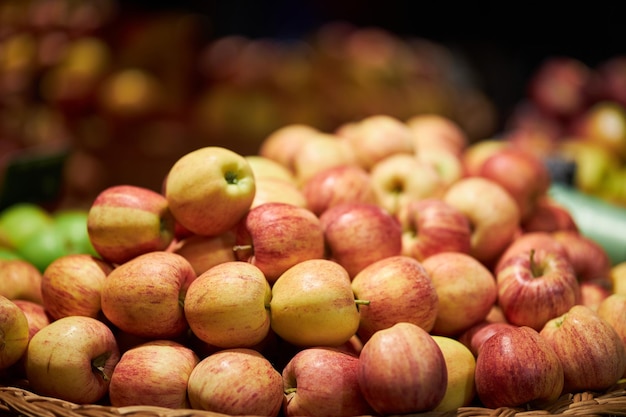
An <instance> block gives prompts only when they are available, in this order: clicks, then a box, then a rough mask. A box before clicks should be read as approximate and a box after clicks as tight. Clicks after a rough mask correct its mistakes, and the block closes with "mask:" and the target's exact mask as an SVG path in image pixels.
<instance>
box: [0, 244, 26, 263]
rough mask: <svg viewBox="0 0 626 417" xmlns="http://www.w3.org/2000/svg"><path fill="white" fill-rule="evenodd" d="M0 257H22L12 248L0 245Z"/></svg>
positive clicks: (8, 258)
mask: <svg viewBox="0 0 626 417" xmlns="http://www.w3.org/2000/svg"><path fill="white" fill-rule="evenodd" d="M0 259H5V260H11V259H22V257H21V256H20V255H18V254H17V252H16V251H15V250H14V249H11V248H5V247H0Z"/></svg>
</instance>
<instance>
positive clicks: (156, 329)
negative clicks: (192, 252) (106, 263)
mask: <svg viewBox="0 0 626 417" xmlns="http://www.w3.org/2000/svg"><path fill="white" fill-rule="evenodd" d="M195 279H196V273H195V271H194V270H193V267H192V266H191V264H190V263H189V262H188V261H187V260H186V259H185V258H183V257H182V256H181V255H178V254H175V253H172V252H165V251H156V252H150V253H146V254H144V255H140V256H138V257H136V258H133V259H131V260H130V261H128V262H126V263H124V264H122V265H120V266H118V267H116V268H115V269H114V270H113V271H112V272H111V273H109V275H108V276H107V279H106V280H105V281H104V285H103V286H102V290H101V308H102V312H103V313H104V316H105V317H106V318H107V320H109V321H110V322H111V323H113V324H114V325H115V326H116V327H118V328H119V329H120V330H123V331H125V332H128V333H131V334H133V335H136V336H140V337H146V338H153V339H156V338H163V339H167V338H172V337H177V336H180V335H181V334H182V333H183V332H185V331H186V330H187V329H188V325H187V320H186V319H185V315H184V310H183V306H182V303H183V301H184V299H185V293H186V292H187V289H188V288H189V285H190V284H191V282H192V281H193V280H195Z"/></svg>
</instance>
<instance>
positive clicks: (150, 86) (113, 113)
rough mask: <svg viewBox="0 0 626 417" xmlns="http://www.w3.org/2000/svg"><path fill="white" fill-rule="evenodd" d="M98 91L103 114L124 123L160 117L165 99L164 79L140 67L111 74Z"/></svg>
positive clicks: (99, 104) (99, 105) (98, 101)
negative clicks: (157, 115)
mask: <svg viewBox="0 0 626 417" xmlns="http://www.w3.org/2000/svg"><path fill="white" fill-rule="evenodd" d="M98 92H99V94H98V97H97V105H98V110H99V112H101V113H102V114H105V115H107V116H108V117H111V118H113V119H121V120H128V119H130V120H142V119H145V118H147V117H150V116H152V115H155V114H158V113H157V112H158V111H159V109H160V108H161V107H163V102H164V100H165V97H164V94H165V92H164V91H163V85H162V82H161V80H160V78H158V77H157V76H156V75H154V74H152V73H151V72H149V71H146V70H144V69H140V68H123V69H120V70H117V71H113V72H111V73H110V74H109V75H107V76H106V77H105V78H104V79H103V80H102V81H101V85H100V87H99V90H98Z"/></svg>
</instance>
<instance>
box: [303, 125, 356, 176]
mask: <svg viewBox="0 0 626 417" xmlns="http://www.w3.org/2000/svg"><path fill="white" fill-rule="evenodd" d="M356 164H357V159H356V156H355V151H354V149H353V148H351V147H350V146H349V144H347V143H346V142H345V141H343V140H341V138H340V137H339V136H337V135H334V134H331V133H323V132H319V133H318V134H316V135H313V136H311V137H309V138H308V140H306V141H305V142H304V143H303V144H302V146H301V147H300V148H299V149H298V152H297V153H296V154H295V155H294V159H293V169H294V173H295V176H296V180H297V181H298V184H300V185H302V184H304V183H305V182H306V181H307V180H308V179H309V178H311V177H313V176H314V175H315V174H317V173H318V172H321V171H323V170H325V169H328V168H331V167H336V166H342V165H356Z"/></svg>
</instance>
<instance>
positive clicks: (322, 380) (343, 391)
mask: <svg viewBox="0 0 626 417" xmlns="http://www.w3.org/2000/svg"><path fill="white" fill-rule="evenodd" d="M358 366H359V358H358V357H357V356H355V355H351V354H349V353H346V352H343V351H340V350H338V349H336V348H329V347H311V348H306V349H303V350H301V351H300V352H298V353H297V354H295V355H294V356H293V358H291V360H290V361H289V362H288V363H287V365H286V366H285V367H284V368H283V371H282V376H283V381H284V382H283V386H284V391H285V393H286V394H285V396H286V398H285V403H284V405H283V413H284V415H285V416H318V417H323V416H327V417H342V416H343V417H348V416H360V415H371V414H372V413H373V410H372V408H371V406H370V405H369V403H368V402H367V401H366V400H365V398H364V397H363V394H362V393H361V388H360V387H359V382H358V380H357V369H358Z"/></svg>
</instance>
